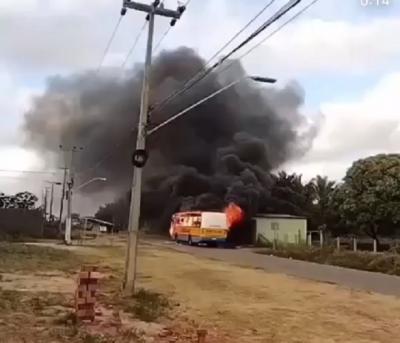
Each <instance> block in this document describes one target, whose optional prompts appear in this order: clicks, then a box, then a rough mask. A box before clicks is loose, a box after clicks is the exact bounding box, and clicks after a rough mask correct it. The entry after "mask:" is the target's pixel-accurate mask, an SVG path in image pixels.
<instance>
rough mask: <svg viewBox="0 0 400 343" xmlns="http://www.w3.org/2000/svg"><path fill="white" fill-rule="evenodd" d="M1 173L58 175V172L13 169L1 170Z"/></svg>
mask: <svg viewBox="0 0 400 343" xmlns="http://www.w3.org/2000/svg"><path fill="white" fill-rule="evenodd" d="M0 172H4V173H24V174H28V173H29V174H56V173H57V171H46V170H15V169H14V170H12V169H0ZM2 177H5V176H2Z"/></svg>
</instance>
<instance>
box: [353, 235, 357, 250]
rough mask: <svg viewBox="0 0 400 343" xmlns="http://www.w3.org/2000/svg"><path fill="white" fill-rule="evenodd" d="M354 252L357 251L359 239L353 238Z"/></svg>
mask: <svg viewBox="0 0 400 343" xmlns="http://www.w3.org/2000/svg"><path fill="white" fill-rule="evenodd" d="M353 251H357V238H356V237H353Z"/></svg>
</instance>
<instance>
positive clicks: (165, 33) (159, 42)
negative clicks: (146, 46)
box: [154, 26, 172, 53]
mask: <svg viewBox="0 0 400 343" xmlns="http://www.w3.org/2000/svg"><path fill="white" fill-rule="evenodd" d="M171 29H172V26H168V28H167V29H166V30H165V31H164V33H163V35H162V36H161V38H160V39H159V40H158V42H157V44H156V46H155V47H154V53H156V52H157V50H158V48H159V47H160V45H161V43H162V41H163V40H164V38H165V37H166V36H167V35H168V33H169V31H171Z"/></svg>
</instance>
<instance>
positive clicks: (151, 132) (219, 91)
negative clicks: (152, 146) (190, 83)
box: [147, 75, 276, 136]
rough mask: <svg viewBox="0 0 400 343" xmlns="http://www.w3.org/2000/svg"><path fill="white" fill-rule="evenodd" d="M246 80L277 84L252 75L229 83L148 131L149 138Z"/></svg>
mask: <svg viewBox="0 0 400 343" xmlns="http://www.w3.org/2000/svg"><path fill="white" fill-rule="evenodd" d="M244 80H253V81H256V82H262V83H275V82H276V79H273V78H270V77H263V76H251V75H246V76H244V77H241V78H240V79H237V80H235V81H232V82H231V83H228V84H227V85H226V86H224V87H222V88H220V89H218V90H216V91H215V92H213V93H211V94H210V95H208V96H206V97H205V98H203V99H201V100H199V101H197V102H195V103H194V104H193V105H190V106H189V107H186V108H185V109H184V110H182V111H180V112H179V113H177V114H175V115H173V116H172V117H170V118H168V119H167V120H165V121H164V122H162V123H161V124H158V125H157V126H156V127H154V128H152V129H151V130H149V131H147V136H150V135H152V134H153V133H154V132H156V131H158V130H159V129H161V128H162V127H164V126H166V125H168V124H169V123H171V122H173V121H174V120H176V119H178V118H179V117H181V116H183V115H184V114H185V113H187V112H189V111H190V110H192V109H193V108H195V107H197V106H199V105H201V104H202V103H203V102H206V101H207V100H210V99H211V98H213V97H215V96H216V95H218V94H219V93H222V92H223V91H226V90H227V89H229V88H231V87H233V86H235V85H237V84H238V83H239V82H242V81H244Z"/></svg>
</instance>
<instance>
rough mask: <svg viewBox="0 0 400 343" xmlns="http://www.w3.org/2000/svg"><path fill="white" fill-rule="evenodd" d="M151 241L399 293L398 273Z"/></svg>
mask: <svg viewBox="0 0 400 343" xmlns="http://www.w3.org/2000/svg"><path fill="white" fill-rule="evenodd" d="M151 244H160V245H162V246H164V247H168V248H172V249H174V250H177V251H181V252H185V253H189V254H192V255H196V256H201V257H205V258H211V259H216V260H220V261H225V262H228V263H232V264H235V265H239V266H244V267H251V268H257V269H263V270H265V271H267V272H271V273H282V274H287V275H291V276H295V277H300V278H305V279H310V280H314V281H320V282H328V283H334V284H337V285H339V286H344V287H348V288H352V289H358V290H364V291H367V292H376V293H381V294H387V295H394V296H400V277H398V276H393V275H386V274H382V273H372V272H366V271H362V270H355V269H348V268H342V267H337V266H331V265H324V264H317V263H311V262H305V261H298V260H291V259H286V258H281V257H276V256H268V255H262V254H256V253H254V252H253V251H251V250H250V249H246V248H242V249H216V248H207V247H196V246H188V245H178V244H176V243H174V242H170V241H157V242H155V241H152V242H151Z"/></svg>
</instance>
